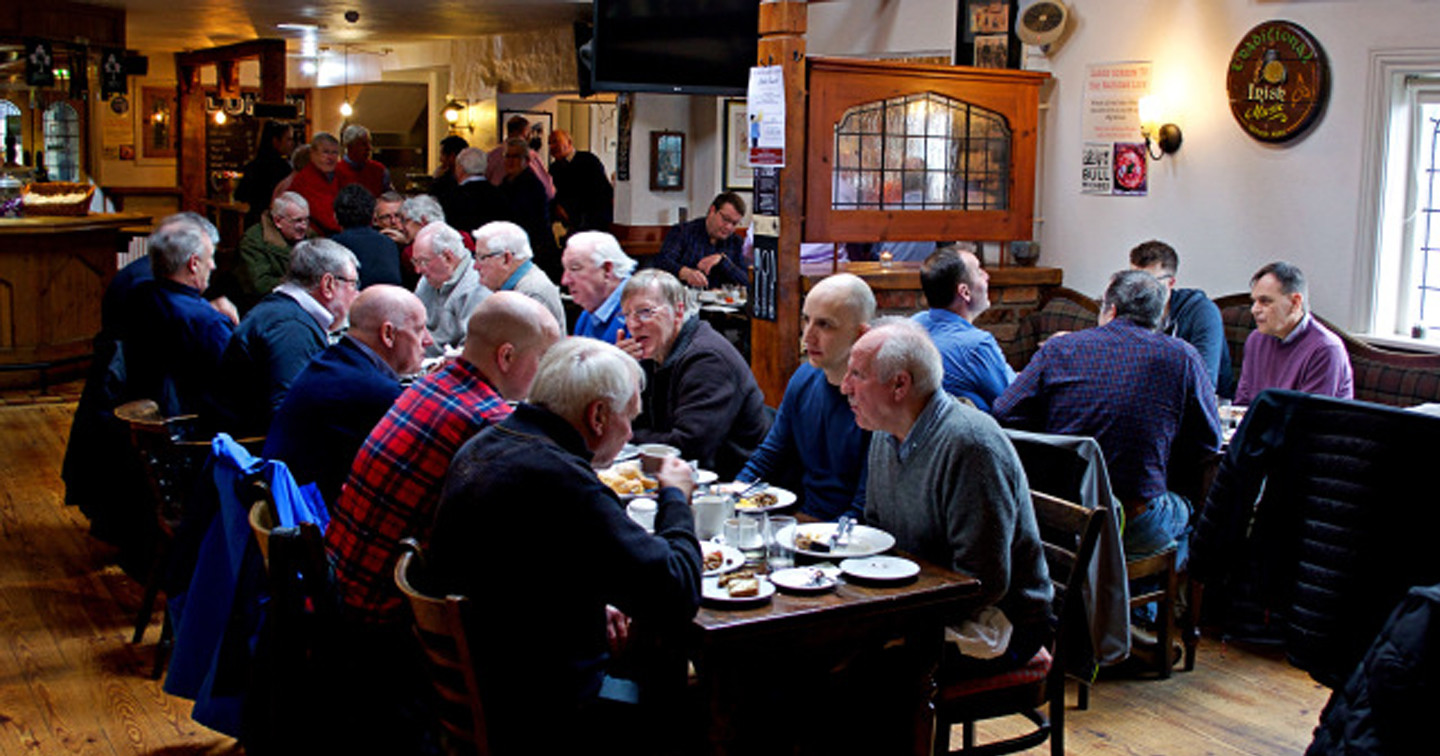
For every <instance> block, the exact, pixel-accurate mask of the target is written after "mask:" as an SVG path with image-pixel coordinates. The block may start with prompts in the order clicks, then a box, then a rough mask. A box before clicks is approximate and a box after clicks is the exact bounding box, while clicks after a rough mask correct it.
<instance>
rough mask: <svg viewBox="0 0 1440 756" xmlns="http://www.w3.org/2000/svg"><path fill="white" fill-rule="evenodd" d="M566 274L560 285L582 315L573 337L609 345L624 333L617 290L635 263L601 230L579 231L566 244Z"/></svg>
mask: <svg viewBox="0 0 1440 756" xmlns="http://www.w3.org/2000/svg"><path fill="white" fill-rule="evenodd" d="M563 264H564V266H565V274H564V275H563V276H561V278H560V285H561V286H564V287H565V288H567V289H569V290H570V296H571V297H574V299H575V304H577V305H580V307H581V309H583V310H584V312H582V313H580V317H579V318H576V320H575V335H576V336H589V337H590V338H592V339H599V340H601V341H606V342H609V343H611V344H614V343H616V342H618V341H619V340H620V339H621V338H622V337H623V336H624V332H625V318H624V316H623V315H621V314H620V290H621V287H623V286H624V285H625V281H626V280H628V279H629V278H630V274H631V273H632V272H634V270H635V260H634V258H632V257H630V256H629V255H627V254H625V250H622V249H620V242H618V241H616V240H615V237H613V236H611V235H610V234H607V233H605V232H604V231H581V232H580V233H578V234H571V235H570V239H569V240H568V241H567V242H565V254H564V258H563Z"/></svg>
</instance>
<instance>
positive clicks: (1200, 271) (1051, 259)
mask: <svg viewBox="0 0 1440 756" xmlns="http://www.w3.org/2000/svg"><path fill="white" fill-rule="evenodd" d="M1026 4H1028V3H1026ZM864 5H869V6H871V13H872V15H873V16H874V18H875V22H874V26H875V27H876V28H877V29H879V28H884V29H893V28H899V29H900V30H901V32H902V36H905V38H907V39H909V38H911V37H910V36H909V35H908V34H904V32H909V33H910V34H913V35H914V36H913V38H915V39H926V40H928V39H930V38H931V37H932V36H933V35H934V34H935V33H936V31H937V28H938V27H940V26H941V24H940V23H939V22H938V21H937V20H936V18H937V16H936V14H937V13H938V12H939V10H938V9H939V7H940V6H950V7H952V8H953V6H954V5H955V3H953V2H942V1H941V0H933V1H932V0H902V1H901V2H896V1H895V0H888V1H885V0H851V1H850V2H847V3H828V4H821V5H813V6H811V8H810V20H811V23H810V30H811V33H810V34H809V36H808V37H807V43H808V46H809V50H810V52H811V53H826V52H836V53H839V52H849V53H852V54H863V53H871V52H876V51H874V50H868V49H865V48H863V46H861V45H860V44H859V43H860V41H861V39H862V37H866V38H868V37H870V36H874V35H873V34H871V33H869V32H868V31H866V29H865V27H863V26H862V25H860V24H858V23H856V22H855V21H853V20H852V21H851V22H850V23H849V24H847V25H845V26H844V27H842V28H841V31H843V32H846V33H847V34H848V35H849V36H846V37H844V38H843V39H842V40H841V41H838V42H836V41H831V40H828V39H824V38H821V37H819V36H818V35H819V32H820V31H821V30H823V29H827V28H830V27H828V26H826V24H825V23H821V22H822V21H824V19H825V17H826V16H829V15H831V14H847V15H848V16H849V17H851V18H852V19H854V18H860V17H861V15H860V14H861V11H860V10H859V8H858V6H864ZM1069 5H1070V9H1071V19H1072V22H1074V27H1073V28H1072V30H1071V31H1070V33H1069V35H1068V37H1067V38H1066V39H1065V40H1064V44H1063V45H1062V46H1060V47H1059V48H1058V50H1056V52H1055V54H1054V55H1053V56H1052V57H1051V58H1050V64H1051V67H1052V71H1053V73H1054V77H1055V82H1054V87H1053V90H1052V91H1051V93H1050V95H1049V99H1048V106H1049V109H1048V115H1047V116H1046V121H1045V124H1044V132H1043V133H1044V138H1043V144H1042V161H1043V166H1044V173H1043V176H1042V181H1043V187H1042V189H1041V192H1040V196H1039V198H1038V200H1039V201H1038V206H1037V218H1038V219H1040V220H1043V223H1041V224H1039V226H1038V229H1039V230H1038V232H1037V237H1036V238H1038V239H1039V240H1040V241H1041V243H1042V246H1043V249H1044V253H1043V257H1042V258H1041V261H1042V264H1046V265H1053V266H1058V267H1061V268H1063V269H1064V270H1065V280H1066V283H1067V284H1068V285H1069V286H1071V287H1073V288H1076V289H1079V290H1081V291H1085V292H1088V293H1092V294H1093V293H1098V292H1099V291H1100V290H1101V289H1102V288H1103V287H1104V284H1105V281H1106V279H1107V278H1108V276H1109V274H1110V273H1111V272H1113V271H1114V270H1116V269H1119V268H1121V267H1123V266H1124V265H1125V263H1126V253H1127V251H1128V250H1129V249H1130V247H1132V246H1134V245H1135V244H1136V243H1138V242H1140V241H1144V240H1145V239H1149V238H1152V237H1153V238H1160V239H1164V240H1166V241H1168V242H1170V243H1171V244H1173V245H1175V247H1176V249H1177V250H1178V251H1179V252H1180V256H1181V261H1182V265H1181V270H1180V273H1181V281H1182V285H1189V286H1198V287H1200V288H1203V289H1205V290H1206V291H1208V292H1209V293H1210V294H1211V295H1212V296H1218V295H1221V294H1228V293H1232V292H1240V291H1246V290H1247V289H1248V280H1249V277H1250V274H1251V273H1253V272H1254V270H1255V269H1256V268H1258V267H1259V266H1260V265H1262V264H1264V263H1265V262H1268V261H1271V260H1275V259H1288V260H1290V261H1292V262H1295V263H1296V264H1298V265H1300V266H1301V267H1302V268H1303V269H1304V270H1305V271H1306V273H1307V274H1308V276H1309V278H1310V289H1311V296H1312V301H1313V302H1314V306H1315V309H1316V310H1318V311H1319V312H1321V313H1322V314H1324V315H1325V316H1326V317H1329V318H1331V319H1333V320H1336V321H1338V322H1339V324H1340V325H1342V326H1343V327H1347V328H1354V327H1355V326H1356V324H1357V323H1360V322H1361V317H1360V313H1359V312H1357V310H1358V308H1359V306H1360V304H1361V300H1362V297H1361V290H1362V289H1363V287H1364V284H1363V283H1361V282H1363V280H1364V278H1365V276H1363V275H1362V276H1359V277H1357V270H1360V271H1362V272H1363V271H1364V270H1366V269H1367V267H1368V266H1369V265H1370V255H1369V244H1370V242H1369V240H1365V239H1358V238H1357V235H1358V231H1357V229H1358V227H1359V224H1358V221H1359V213H1360V206H1361V202H1360V196H1359V192H1360V185H1361V171H1362V164H1363V154H1362V153H1363V150H1362V145H1363V137H1364V128H1365V119H1366V114H1365V113H1364V112H1363V110H1364V107H1365V103H1366V98H1367V96H1368V92H1367V91H1366V87H1367V86H1368V71H1367V66H1368V58H1369V54H1370V51H1371V50H1374V49H1395V48H1407V47H1410V48H1413V47H1432V48H1433V47H1440V41H1437V40H1436V35H1435V33H1436V30H1437V29H1440V2H1435V1H1434V0H1423V1H1417V0H1363V1H1362V0H1163V1H1155V0H1152V1H1151V2H1135V1H1134V0H1073V1H1072V2H1070V3H1069ZM951 12H952V13H953V10H952V11H951ZM951 18H952V19H953V15H952V17H951ZM1271 19H1286V20H1290V21H1293V22H1295V23H1298V24H1300V25H1301V26H1303V27H1305V28H1306V29H1308V30H1309V31H1310V33H1311V35H1312V36H1314V37H1315V39H1316V40H1318V41H1319V43H1320V45H1321V46H1322V47H1323V48H1324V49H1325V52H1326V54H1327V56H1328V58H1329V61H1330V69H1331V73H1332V76H1333V81H1332V86H1331V89H1330V103H1329V107H1328V108H1327V110H1326V111H1325V113H1324V114H1323V115H1322V116H1321V118H1320V120H1319V121H1318V122H1317V123H1316V124H1315V125H1314V126H1312V128H1311V129H1310V131H1309V132H1308V133H1307V135H1306V136H1304V137H1303V138H1301V139H1300V140H1299V141H1298V142H1291V143H1289V144H1288V145H1286V146H1279V147H1276V146H1269V145H1266V144H1262V143H1260V142H1257V141H1255V140H1253V139H1251V138H1250V137H1248V136H1246V135H1245V134H1244V133H1243V132H1242V131H1241V130H1240V128H1239V126H1238V125H1237V124H1236V123H1235V121H1234V119H1233V118H1232V117H1231V115H1230V108H1229V104H1228V100H1227V97H1226V93H1225V66H1226V62H1227V61H1228V59H1229V57H1230V55H1231V53H1232V52H1233V51H1234V49H1235V46H1236V44H1237V43H1238V42H1239V41H1240V39H1241V37H1242V35H1244V33H1245V32H1246V31H1248V30H1249V29H1250V28H1252V27H1253V26H1255V25H1256V24H1259V23H1260V22H1262V21H1266V20H1271ZM947 23H949V27H948V28H949V29H950V30H951V32H950V33H951V34H952V35H953V29H954V24H953V20H951V21H948V22H947ZM925 44H929V43H928V42H927V43H925ZM857 48H859V49H857ZM1123 60H1148V61H1151V62H1152V63H1153V65H1154V69H1153V74H1154V79H1155V85H1156V87H1157V89H1158V90H1161V91H1164V92H1165V93H1166V96H1167V98H1168V99H1169V100H1170V101H1171V106H1172V108H1173V111H1174V112H1173V115H1174V120H1175V121H1176V122H1177V123H1178V124H1179V125H1180V126H1181V128H1182V129H1183V130H1184V137H1185V141H1184V146H1183V147H1181V149H1180V151H1179V152H1178V153H1177V154H1175V155H1172V156H1169V157H1166V158H1165V159H1164V160H1163V161H1161V162H1159V163H1156V164H1153V165H1152V167H1151V177H1150V194H1149V196H1146V197H1094V196H1082V195H1081V194H1080V193H1079V178H1078V174H1079V171H1078V168H1077V167H1076V166H1077V165H1078V161H1079V154H1080V136H1081V135H1080V116H1081V113H1080V106H1081V91H1080V84H1081V82H1082V81H1083V78H1084V74H1085V68H1086V66H1087V65H1088V64H1091V63H1100V62H1107V61H1123Z"/></svg>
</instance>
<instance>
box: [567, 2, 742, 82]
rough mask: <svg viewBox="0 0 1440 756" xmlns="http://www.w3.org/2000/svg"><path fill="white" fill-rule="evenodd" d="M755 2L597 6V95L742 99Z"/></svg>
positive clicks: (593, 60)
mask: <svg viewBox="0 0 1440 756" xmlns="http://www.w3.org/2000/svg"><path fill="white" fill-rule="evenodd" d="M759 28H760V2H759V0H595V30H594V31H595V36H594V37H593V38H592V39H591V42H590V44H591V46H592V47H591V50H592V57H591V66H592V68H593V80H592V82H593V85H594V89H595V91H597V92H670V93H677V94H712V95H744V94H745V90H746V87H747V85H748V84H749V80H750V67H751V66H753V65H755V48H756V42H757V40H758V38H759V34H760V32H759Z"/></svg>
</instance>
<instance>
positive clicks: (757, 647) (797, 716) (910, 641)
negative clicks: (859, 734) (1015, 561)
mask: <svg viewBox="0 0 1440 756" xmlns="http://www.w3.org/2000/svg"><path fill="white" fill-rule="evenodd" d="M907 558H912V557H908V556H907ZM912 559H913V558H912ZM914 561H916V562H917V563H918V564H919V565H920V574H919V575H917V576H916V577H915V578H913V579H910V580H908V581H904V582H900V583H869V582H865V583H862V582H860V581H857V580H855V579H852V578H848V577H846V576H843V575H842V576H841V577H840V578H839V582H838V585H837V586H836V587H835V588H834V589H832V590H829V591H826V592H823V593H819V594H789V593H786V592H784V591H777V592H776V593H775V595H774V596H773V597H772V598H771V599H770V600H768V601H766V602H764V603H761V604H758V605H754V606H747V607H744V608H729V607H728V606H727V607H722V606H710V605H703V606H702V607H701V608H700V611H699V613H698V614H697V615H696V617H695V619H694V621H693V622H692V623H691V628H690V630H691V632H690V649H689V653H690V658H691V660H692V661H693V662H694V665H695V671H696V679H697V682H698V685H699V693H700V697H701V701H702V703H703V707H704V714H703V715H704V723H703V724H702V728H703V729H704V730H705V732H704V735H705V740H706V744H705V745H703V746H702V748H701V750H703V751H705V752H708V753H713V754H732V753H733V754H740V753H743V754H760V753H807V752H810V751H811V749H810V748H809V747H807V743H810V742H812V741H813V742H816V743H818V742H821V741H823V740H824V737H834V733H833V732H832V733H830V734H827V735H825V736H824V737H818V738H817V736H819V735H821V734H822V733H821V730H820V729H819V728H828V727H831V726H832V725H835V724H838V725H839V726H841V727H846V728H871V727H873V725H874V723H873V722H867V719H866V716H867V712H866V711H865V710H863V709H864V703H863V702H861V701H846V702H840V703H839V704H838V709H839V710H830V709H834V708H835V707H836V702H834V701H832V700H831V697H832V696H833V695H834V691H836V690H839V689H842V688H843V685H841V684H839V683H838V682H837V680H838V678H837V677H836V675H837V672H838V671H841V670H844V669H845V668H846V666H847V665H849V664H851V663H852V662H854V661H855V660H856V659H857V658H860V657H861V656H863V655H865V654H877V653H881V652H882V649H885V648H887V647H890V648H895V647H897V646H898V644H899V643H900V642H903V653H898V654H892V655H891V656H892V657H894V658H899V659H903V660H904V661H903V663H902V664H900V665H899V666H900V667H901V668H899V669H896V668H893V667H892V668H891V669H889V673H887V674H893V676H892V677H888V678H887V679H892V680H893V679H897V678H898V679H900V680H903V684H902V685H900V686H898V688H899V689H887V690H883V691H873V692H874V693H875V694H876V695H879V696H883V697H885V698H887V699H889V700H890V701H892V702H894V701H896V700H899V699H897V698H896V697H897V696H903V697H904V700H903V701H902V703H901V704H900V705H901V706H903V707H904V708H905V716H904V717H903V720H904V721H903V722H898V726H895V727H891V728H890V729H889V730H888V731H887V732H885V733H882V734H880V735H879V736H878V737H879V738H881V740H882V741H883V742H884V743H885V744H886V745H885V747H884V750H883V751H882V752H884V753H892V754H901V753H913V754H917V756H924V755H925V754H929V753H930V752H931V750H930V747H931V741H932V738H933V736H934V707H933V699H934V695H935V690H936V686H935V670H936V668H937V666H938V664H939V661H940V654H941V650H942V646H943V643H944V627H945V624H946V620H947V618H952V617H953V616H954V615H955V613H956V609H957V602H960V601H963V600H964V599H966V598H967V597H970V596H973V595H975V594H976V593H978V591H979V587H980V581H979V580H977V579H975V578H973V577H971V576H969V575H964V574H961V573H958V572H955V571H953V570H949V569H946V568H944V567H940V566H937V565H934V564H931V563H928V562H924V561H922V560H918V559H916V560H914ZM887 687H888V686H887ZM852 703H853V704H854V705H855V706H858V707H860V709H861V710H854V711H850V710H847V709H849V708H850V705H851V704H852ZM827 710H830V711H829V712H828V715H827V716H824V718H823V719H822V720H818V721H817V719H816V717H817V716H822V715H824V714H825V713H826V711H827ZM842 733H843V730H842ZM869 734H873V731H872V732H871V733H869ZM841 737H843V734H842V735H841Z"/></svg>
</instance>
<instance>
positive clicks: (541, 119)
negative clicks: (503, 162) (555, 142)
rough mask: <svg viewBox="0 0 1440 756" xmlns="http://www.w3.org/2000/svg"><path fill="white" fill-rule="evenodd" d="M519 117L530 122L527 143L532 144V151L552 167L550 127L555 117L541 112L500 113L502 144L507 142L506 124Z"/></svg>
mask: <svg viewBox="0 0 1440 756" xmlns="http://www.w3.org/2000/svg"><path fill="white" fill-rule="evenodd" d="M517 115H518V116H521V117H523V118H524V119H525V120H527V121H529V122H530V127H529V128H528V129H526V131H525V141H527V142H529V143H530V149H531V150H534V151H535V153H536V154H538V155H539V156H540V161H541V162H542V163H544V164H545V165H547V166H548V165H550V125H551V123H552V120H551V119H552V118H553V117H554V116H552V115H551V114H549V113H546V112H544V111H540V110H502V111H500V128H499V129H498V132H499V140H500V142H501V143H502V144H503V143H504V142H505V124H506V123H508V122H509V121H510V119H511V118H512V117H514V116H517Z"/></svg>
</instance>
